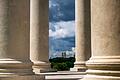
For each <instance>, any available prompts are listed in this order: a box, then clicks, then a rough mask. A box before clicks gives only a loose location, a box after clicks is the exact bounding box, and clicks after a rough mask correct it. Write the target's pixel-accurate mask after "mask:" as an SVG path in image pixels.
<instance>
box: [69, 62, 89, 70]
mask: <svg viewBox="0 0 120 80" xmlns="http://www.w3.org/2000/svg"><path fill="white" fill-rule="evenodd" d="M86 69H87V68H86V66H85V62H75V63H74V67H73V68H70V71H78V72H85V71H86Z"/></svg>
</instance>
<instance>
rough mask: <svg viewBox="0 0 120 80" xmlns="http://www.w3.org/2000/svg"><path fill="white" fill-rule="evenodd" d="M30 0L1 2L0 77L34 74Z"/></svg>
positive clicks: (1, 0) (6, 0)
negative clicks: (31, 47) (31, 54)
mask: <svg viewBox="0 0 120 80" xmlns="http://www.w3.org/2000/svg"><path fill="white" fill-rule="evenodd" d="M31 66H32V63H31V62H30V59H29V0H0V75H9V74H11V75H24V74H33V73H32V68H31Z"/></svg>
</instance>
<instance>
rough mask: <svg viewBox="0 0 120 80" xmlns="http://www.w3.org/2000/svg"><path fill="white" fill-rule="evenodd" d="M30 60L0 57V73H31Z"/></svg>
mask: <svg viewBox="0 0 120 80" xmlns="http://www.w3.org/2000/svg"><path fill="white" fill-rule="evenodd" d="M31 74H34V73H33V72H32V62H30V61H21V60H14V59H0V75H31Z"/></svg>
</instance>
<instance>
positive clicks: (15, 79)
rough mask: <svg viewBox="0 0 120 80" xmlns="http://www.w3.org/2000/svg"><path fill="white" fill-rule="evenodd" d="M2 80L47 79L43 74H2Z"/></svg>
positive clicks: (0, 78) (0, 79)
mask: <svg viewBox="0 0 120 80" xmlns="http://www.w3.org/2000/svg"><path fill="white" fill-rule="evenodd" d="M0 80H45V76H43V75H24V76H4V77H1V76H0Z"/></svg>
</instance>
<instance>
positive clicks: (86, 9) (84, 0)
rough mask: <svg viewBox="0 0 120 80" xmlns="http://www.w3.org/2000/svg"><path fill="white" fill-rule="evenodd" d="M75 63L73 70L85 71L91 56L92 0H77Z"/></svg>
mask: <svg viewBox="0 0 120 80" xmlns="http://www.w3.org/2000/svg"><path fill="white" fill-rule="evenodd" d="M75 24H76V26H75V32H76V33H75V38H76V39H75V45H76V46H75V50H76V54H75V58H76V61H75V65H74V68H73V70H76V71H85V70H86V66H85V62H86V60H88V58H89V57H90V52H91V48H90V0H75Z"/></svg>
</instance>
